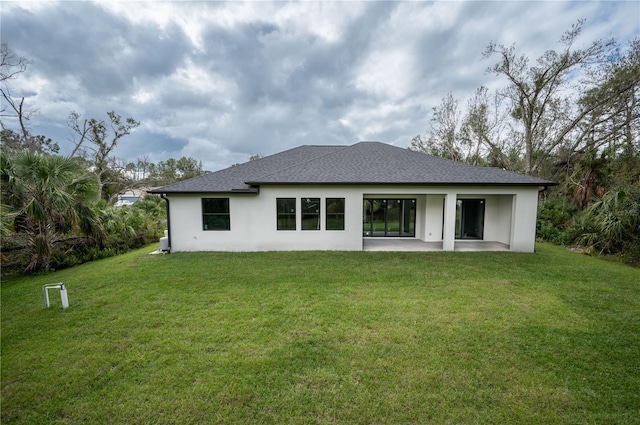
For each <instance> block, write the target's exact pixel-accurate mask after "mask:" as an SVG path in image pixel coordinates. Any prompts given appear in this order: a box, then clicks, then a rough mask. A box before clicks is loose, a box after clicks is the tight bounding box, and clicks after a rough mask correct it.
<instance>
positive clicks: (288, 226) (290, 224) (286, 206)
mask: <svg viewBox="0 0 640 425" xmlns="http://www.w3.org/2000/svg"><path fill="white" fill-rule="evenodd" d="M276 204H277V215H278V225H277V226H278V227H277V228H278V230H296V199H295V198H277V199H276Z"/></svg>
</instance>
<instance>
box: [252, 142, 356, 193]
mask: <svg viewBox="0 0 640 425" xmlns="http://www.w3.org/2000/svg"><path fill="white" fill-rule="evenodd" d="M302 146H311V147H336V148H340V149H337V150H335V151H332V152H329V153H326V154H324V155H320V156H317V157H314V158H311V159H307V160H306V161H302V162H298V163H296V164H293V165H290V166H288V167H284V168H281V169H279V170H277V171H273V172H271V173H267V174H263V175H260V176H256V177H254V178H253V179H252V180H249V181H245V182H244V183H245V184H249V182H251V181H254V182H255V181H260V179H264V178H266V177H268V176H270V175H273V174H277V173H281V172H282V171H285V170H288V169H290V168H293V167H298V166H300V165H302V164H306V163H309V162H313V161H316V160H318V159H321V158H325V157H327V156H329V155H333V154H335V153H337V152H339V151H343V150H345V149H348V148H351V147H353V146H355V145H347V146H344V145H302ZM302 146H299V147H302ZM294 149H296V148H294ZM290 150H291V149H290ZM285 152H286V151H285Z"/></svg>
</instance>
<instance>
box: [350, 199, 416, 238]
mask: <svg viewBox="0 0 640 425" xmlns="http://www.w3.org/2000/svg"><path fill="white" fill-rule="evenodd" d="M415 221H416V200H415V199H374V198H366V199H364V202H363V207H362V234H363V235H364V236H370V237H415Z"/></svg>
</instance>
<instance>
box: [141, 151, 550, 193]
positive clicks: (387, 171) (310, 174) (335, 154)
mask: <svg viewBox="0 0 640 425" xmlns="http://www.w3.org/2000/svg"><path fill="white" fill-rule="evenodd" d="M264 184H423V185H424V184H428V185H435V184H437V185H523V186H550V185H554V184H555V183H554V182H551V181H548V180H542V179H539V178H536V177H531V176H526V175H523V174H519V173H514V172H511V171H506V170H502V169H498V168H490V167H475V166H471V165H467V164H463V163H460V162H456V161H450V160H448V159H443V158H438V157H434V156H431V155H426V154H423V153H420V152H414V151H410V150H408V149H403V148H399V147H395V146H391V145H388V144H385V143H379V142H360V143H356V144H355V145H352V146H300V147H298V148H294V149H290V150H288V151H284V152H281V153H279V154H275V155H271V156H267V157H264V158H261V159H258V160H255V161H250V162H247V163H244V164H241V165H238V166H235V167H230V168H227V169H224V170H220V171H217V172H214V173H209V174H206V175H204V176H200V177H196V178H193V179H190V180H185V181H182V182H178V183H175V184H173V185H170V186H166V187H164V188H160V189H156V190H155V191H154V192H155V193H204V192H209V193H211V192H257V191H258V189H257V188H258V187H259V186H260V185H264Z"/></svg>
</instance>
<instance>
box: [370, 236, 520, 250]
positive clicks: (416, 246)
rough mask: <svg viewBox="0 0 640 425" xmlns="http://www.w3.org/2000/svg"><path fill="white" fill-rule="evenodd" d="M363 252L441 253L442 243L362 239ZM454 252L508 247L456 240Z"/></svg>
mask: <svg viewBox="0 0 640 425" xmlns="http://www.w3.org/2000/svg"><path fill="white" fill-rule="evenodd" d="M362 250H363V251H443V249H442V241H440V242H425V241H422V240H420V239H409V238H363V239H362ZM454 251H460V252H465V251H466V252H472V251H509V245H507V244H504V243H501V242H495V241H476V240H472V241H463V240H456V241H455V244H454Z"/></svg>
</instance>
